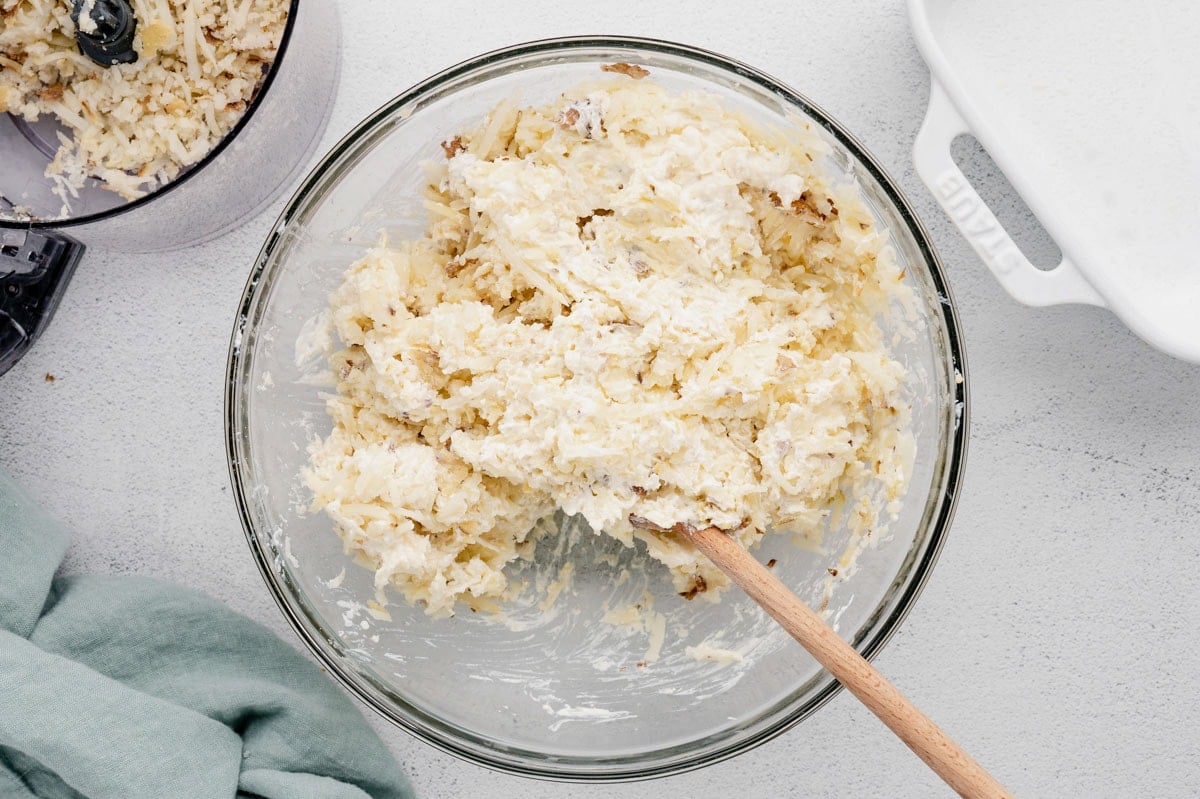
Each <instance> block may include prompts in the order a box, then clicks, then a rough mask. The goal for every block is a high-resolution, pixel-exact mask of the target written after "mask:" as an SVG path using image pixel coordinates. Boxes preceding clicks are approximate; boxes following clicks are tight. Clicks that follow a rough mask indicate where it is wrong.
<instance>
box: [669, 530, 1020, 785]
mask: <svg viewBox="0 0 1200 799" xmlns="http://www.w3.org/2000/svg"><path fill="white" fill-rule="evenodd" d="M675 529H676V530H677V531H679V532H682V533H683V534H684V535H685V536H687V538H688V539H689V540H691V542H692V543H693V544H694V545H695V546H696V548H697V549H699V550H700V551H701V552H703V553H704V554H705V555H706V556H708V559H709V560H711V561H712V562H713V563H715V564H716V565H717V567H718V568H720V569H721V571H723V572H725V574H727V575H729V578H730V579H731V580H733V581H734V582H735V583H737V584H738V585H739V586H741V588H742V590H744V591H745V592H746V593H747V594H749V595H750V598H751V599H753V600H754V601H755V602H757V603H758V604H759V605H761V606H762V607H763V609H765V610H766V611H767V613H769V614H771V616H772V617H774V619H775V621H777V622H779V624H780V625H782V626H783V628H784V629H786V630H787V631H788V632H789V633H791V635H792V637H793V638H795V639H796V640H797V641H799V642H800V644H801V645H802V646H803V647H804V648H805V649H807V650H808V651H809V652H810V653H811V654H812V656H813V657H814V658H816V659H817V662H818V663H820V664H821V665H822V666H824V667H825V668H826V669H827V670H828V671H829V673H830V674H832V675H833V676H834V677H836V678H837V680H838V682H840V683H841V684H842V685H844V686H846V688H847V689H849V690H850V692H851V693H852V694H854V695H855V696H857V697H858V698H859V699H860V700H861V701H862V703H863V704H864V705H866V706H867V708H868V709H869V710H870V711H871V712H872V713H874V714H875V715H876V716H878V717H879V719H880V720H881V721H882V722H883V723H884V724H886V725H887V726H888V728H889V729H891V731H892V732H894V733H895V734H896V735H897V736H898V737H899V738H900V740H902V741H904V743H906V744H908V746H909V748H910V749H912V750H913V751H914V752H916V753H917V755H918V756H919V757H920V758H921V759H922V760H924V761H925V763H926V764H927V765H928V766H929V767H930V768H931V769H933V770H934V771H935V772H937V775H938V776H939V777H941V778H942V779H943V780H945V781H946V784H947V785H949V786H950V787H951V788H953V789H954V790H955V791H957V792H958V794H959V796H962V797H964V798H965V799H1012V794H1010V793H1009V792H1008V791H1007V790H1005V788H1004V787H1003V786H1002V785H1001V784H1000V783H999V782H997V781H996V779H995V778H994V777H992V775H991V774H989V773H988V772H987V771H985V770H984V769H983V767H982V766H980V765H979V764H978V763H976V762H975V760H974V759H973V758H972V757H971V756H970V755H969V754H967V753H966V752H965V751H964V750H963V748H962V747H960V746H959V745H958V744H956V743H955V742H954V741H953V740H952V739H951V738H950V736H948V735H946V733H944V732H942V730H941V728H939V727H938V726H937V725H936V724H934V723H933V722H932V721H931V720H930V719H929V717H928V716H926V715H925V714H924V713H922V712H921V711H920V710H918V709H917V707H916V706H915V705H913V703H912V702H910V701H908V699H907V698H906V697H905V696H904V694H902V693H900V691H899V690H897V689H896V686H894V685H892V684H891V683H890V682H889V681H888V680H887V678H886V677H884V676H883V675H882V674H880V673H879V672H878V671H876V670H875V667H874V666H872V665H871V664H870V663H868V662H867V661H866V660H865V659H864V658H863V657H862V655H860V654H858V652H857V651H855V649H854V647H852V646H850V645H849V644H848V643H846V642H845V641H844V640H842V638H841V636H839V635H838V634H837V633H836V632H834V631H833V629H832V628H831V627H830V626H829V625H828V624H826V623H825V622H824V621H823V620H822V619H821V617H820V616H818V615H817V614H816V613H815V612H814V611H813V610H812V608H810V607H809V606H808V605H806V604H805V603H804V602H803V601H801V600H800V598H799V597H797V596H796V595H795V594H793V593H792V592H791V591H789V590H788V588H787V586H785V585H784V584H783V583H781V582H780V581H779V580H778V579H777V578H776V577H775V575H773V574H771V572H769V571H768V570H767V569H766V567H765V566H763V565H762V564H761V563H759V562H758V561H757V560H756V559H755V558H754V556H753V555H751V554H750V553H749V552H747V551H746V549H745V548H744V547H743V546H742V545H741V544H739V543H738V542H737V541H735V540H734V539H733V538H731V537H730V536H729V535H727V534H726V533H724V532H722V531H721V530H718V529H717V528H715V527H709V528H707V529H704V530H692V529H685V528H682V527H676V528H675Z"/></svg>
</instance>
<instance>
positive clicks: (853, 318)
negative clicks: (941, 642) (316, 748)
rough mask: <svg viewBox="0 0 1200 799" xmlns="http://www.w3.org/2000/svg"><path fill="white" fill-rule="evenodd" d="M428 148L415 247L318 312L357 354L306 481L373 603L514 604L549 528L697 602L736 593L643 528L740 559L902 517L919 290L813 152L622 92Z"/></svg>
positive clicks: (584, 97)
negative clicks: (421, 225) (655, 576)
mask: <svg viewBox="0 0 1200 799" xmlns="http://www.w3.org/2000/svg"><path fill="white" fill-rule="evenodd" d="M442 146H443V150H444V155H445V157H444V158H439V159H438V160H437V163H435V164H433V165H432V166H431V167H430V185H429V190H428V196H427V198H426V201H425V205H426V208H427V209H428V212H429V223H428V228H427V231H426V233H425V235H424V237H422V238H420V239H416V240H411V241H403V242H384V243H382V244H381V245H380V246H378V247H377V248H375V249H373V250H372V251H371V252H370V253H369V254H368V255H367V256H366V257H364V258H363V259H362V260H360V261H359V262H358V263H356V264H354V265H353V266H352V267H351V268H350V269H349V271H348V272H347V274H346V277H345V280H344V283H343V284H342V285H341V287H340V288H339V289H338V290H337V291H336V292H335V294H334V295H333V297H332V302H331V305H332V312H333V317H334V323H335V325H336V330H337V333H338V335H339V337H340V338H341V340H342V342H343V343H344V345H345V349H343V350H342V351H340V352H339V353H337V354H336V355H335V356H334V357H333V361H332V364H333V368H334V369H335V371H336V374H337V378H338V385H337V393H336V394H335V395H333V396H332V397H330V399H329V402H328V410H329V414H330V417H331V419H332V422H333V429H332V431H331V432H330V434H329V435H328V436H327V437H326V438H325V439H324V440H322V441H319V442H317V443H316V444H314V446H313V448H312V451H311V469H310V472H309V474H308V475H307V479H308V483H309V485H310V487H311V489H312V491H313V493H314V496H315V505H316V507H318V508H322V509H324V510H325V511H326V512H327V513H328V514H329V515H330V516H331V517H332V518H333V520H334V521H335V523H336V527H337V530H338V532H339V533H340V535H341V536H342V538H343V539H344V541H345V544H346V547H347V548H348V550H349V551H352V552H354V553H357V554H358V555H359V556H360V560H361V561H362V562H363V563H364V564H365V565H367V566H369V567H370V568H372V569H375V570H376V586H377V588H378V589H379V591H380V601H382V596H383V590H384V589H385V588H386V587H388V586H393V587H395V588H397V589H399V590H400V591H401V592H402V593H403V595H404V596H405V597H406V598H407V599H408V600H409V601H411V602H417V603H421V604H423V605H424V606H425V607H426V608H427V610H428V611H429V612H431V613H448V612H451V611H452V610H453V608H454V606H455V603H456V601H458V600H465V601H467V602H468V603H469V604H472V606H474V607H485V606H488V605H490V604H492V602H493V600H495V599H502V598H503V597H504V594H505V591H506V588H507V581H506V578H505V573H504V567H505V565H506V564H508V563H510V562H511V561H512V560H513V559H514V558H516V557H518V556H519V554H520V552H521V551H522V549H523V544H525V543H526V541H527V538H528V536H529V535H530V531H531V530H532V529H533V528H534V526H535V523H536V522H537V521H538V520H539V519H541V518H543V517H545V516H547V515H548V514H550V513H552V512H553V511H554V510H555V509H556V508H562V509H563V510H565V511H567V512H568V513H572V514H582V515H583V516H584V517H585V518H586V519H587V521H588V522H589V523H590V525H591V526H592V527H593V528H594V529H595V530H597V531H603V532H604V533H606V534H608V535H611V536H614V537H616V538H618V539H620V540H621V541H623V542H625V543H626V544H629V545H634V542H635V539H640V540H641V542H642V543H643V544H644V546H645V548H646V550H647V551H648V553H649V555H650V556H651V557H652V558H654V559H655V560H657V561H659V562H660V563H661V564H663V565H664V566H665V567H666V568H667V569H668V570H669V572H670V576H671V578H672V579H673V580H674V585H675V588H676V590H677V591H679V592H680V593H681V594H683V595H685V596H688V597H689V598H690V597H692V596H696V595H703V596H706V597H710V598H713V597H716V595H717V593H718V592H719V590H720V589H721V588H723V587H724V586H725V585H726V584H727V579H726V578H725V577H724V575H723V574H721V573H720V572H719V571H718V570H717V569H716V568H715V567H714V566H712V565H711V564H710V563H709V562H708V561H707V560H706V559H705V558H704V557H703V556H701V555H699V554H698V553H697V552H695V551H694V550H693V549H692V548H691V547H690V546H688V545H687V544H685V543H682V542H680V541H679V540H677V539H676V538H675V537H673V536H671V535H669V534H662V533H655V532H651V531H649V530H646V529H640V528H639V527H636V526H635V525H634V524H632V523H631V517H634V518H640V519H644V520H645V523H647V524H650V525H655V526H660V527H671V526H673V525H676V524H688V525H693V526H696V527H707V526H717V527H720V528H721V529H724V530H727V531H729V533H730V534H731V535H733V536H735V537H736V538H737V539H738V540H739V541H740V542H741V543H743V544H745V545H748V546H752V545H753V544H754V543H755V542H757V541H758V540H759V539H760V538H761V537H762V536H763V534H764V532H765V531H766V530H767V529H768V527H771V528H772V529H779V530H784V531H788V532H792V533H800V534H803V535H806V536H808V537H810V538H815V537H818V536H819V535H820V534H821V531H822V529H823V528H824V526H825V525H826V523H827V521H828V520H829V517H830V515H831V514H832V513H834V512H835V511H842V512H843V513H842V514H841V515H842V516H843V518H844V519H845V523H847V524H849V525H851V527H852V528H853V529H855V530H856V531H858V532H860V533H863V534H868V533H869V532H871V531H872V530H876V529H878V525H879V524H880V518H879V516H880V513H881V511H883V510H884V509H885V508H887V509H888V510H894V505H893V506H891V507H889V503H895V502H896V501H898V499H899V497H900V496H901V494H902V493H903V491H904V489H905V487H906V485H907V482H908V477H909V471H910V463H911V456H912V443H911V437H910V436H909V435H908V433H907V431H906V428H907V420H908V413H907V406H906V403H905V401H904V399H903V381H904V376H905V373H904V369H903V368H902V366H901V365H900V364H899V363H897V362H895V361H894V360H892V359H891V358H890V357H889V356H888V354H887V350H886V347H885V343H884V341H883V337H882V334H881V331H880V327H879V319H880V317H881V316H882V315H885V314H887V313H888V308H889V303H890V301H891V300H893V299H895V298H897V297H901V296H903V295H904V293H905V292H906V291H907V289H906V288H904V286H903V284H902V283H901V280H902V274H901V273H900V271H899V269H898V268H897V266H896V265H895V263H894V261H893V258H892V253H891V250H890V248H889V247H888V246H887V242H886V237H885V235H884V234H883V233H882V232H880V231H878V230H876V229H875V227H874V223H873V219H872V217H871V216H870V214H869V213H868V211H867V209H866V207H865V206H864V204H863V202H862V200H861V199H860V197H859V195H858V193H857V190H856V189H855V188H854V187H853V186H839V185H833V183H831V181H830V179H829V178H828V177H827V175H826V172H825V170H824V169H823V168H822V166H821V158H822V155H823V154H824V153H825V152H826V151H827V147H826V145H825V144H824V143H823V141H822V140H821V139H820V138H819V137H818V136H817V135H816V134H815V133H814V132H813V131H810V130H808V129H807V127H806V126H805V125H804V124H803V123H800V122H796V123H795V127H794V128H793V129H789V130H787V131H786V132H783V131H775V130H768V129H765V128H763V127H761V126H759V125H757V124H753V123H751V122H750V121H749V120H747V119H745V118H743V117H741V116H739V115H737V114H734V113H731V112H730V111H728V110H726V109H725V108H723V107H722V105H721V103H720V102H719V101H718V99H717V98H715V97H713V96H709V95H706V94H699V93H688V94H682V95H676V94H672V93H670V92H668V91H667V90H665V89H663V88H662V87H660V86H659V85H657V84H656V83H654V82H653V79H652V78H650V79H645V78H643V77H642V76H640V75H639V74H638V73H637V72H636V71H634V72H633V73H632V75H630V76H628V77H614V78H608V79H606V80H605V81H604V82H600V83H593V84H588V85H584V86H580V87H578V88H577V89H575V90H573V91H571V92H568V93H567V94H566V95H564V96H563V97H562V98H560V99H559V100H558V101H557V102H555V103H552V104H550V105H547V106H543V107H539V108H531V107H521V106H517V105H515V104H502V105H501V106H499V107H498V108H496V109H495V110H494V111H493V112H492V113H491V114H490V115H489V116H488V117H487V119H485V120H484V121H483V123H482V124H481V125H480V126H479V127H478V128H476V129H475V130H472V131H469V132H466V133H463V134H461V135H459V136H457V137H454V138H453V139H451V140H448V141H446V142H444V143H443V145H442Z"/></svg>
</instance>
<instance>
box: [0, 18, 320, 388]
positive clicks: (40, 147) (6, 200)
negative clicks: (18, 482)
mask: <svg viewBox="0 0 1200 799" xmlns="http://www.w3.org/2000/svg"><path fill="white" fill-rule="evenodd" d="M71 2H72V11H71V16H72V19H73V20H76V25H77V33H76V44H77V49H78V51H79V52H80V53H81V54H83V55H85V56H87V57H88V58H90V59H91V60H93V61H95V62H96V63H97V64H100V65H101V66H103V67H105V68H111V67H114V66H117V65H120V64H128V63H136V62H137V58H138V54H137V51H136V49H134V48H133V41H134V37H135V36H136V34H137V19H136V15H135V14H134V12H133V7H132V5H131V3H130V0H71ZM251 2H253V0H251ZM299 4H300V0H289V2H287V9H288V10H287V18H286V20H285V22H284V28H283V32H282V35H281V37H280V40H279V47H278V49H277V50H276V52H275V57H274V60H273V61H272V62H271V63H270V64H269V65H266V69H265V70H264V74H263V76H262V78H261V79H260V81H259V84H258V87H257V89H256V90H255V92H254V95H253V97H252V98H251V99H250V101H249V102H248V103H247V106H246V109H245V110H244V111H243V113H242V114H241V117H240V118H239V119H238V120H237V122H236V123H235V124H234V125H233V127H232V128H230V129H229V131H227V132H226V133H225V135H224V137H222V138H221V140H220V141H218V142H217V143H216V144H215V145H214V146H213V147H212V149H211V150H210V151H209V152H208V153H207V155H205V156H204V157H203V158H201V159H200V160H199V161H198V162H196V163H195V164H193V165H191V166H188V167H185V168H183V169H182V170H181V171H180V173H179V174H178V175H177V176H176V177H175V178H174V179H172V180H170V181H167V182H165V183H163V184H161V185H158V186H156V187H155V188H153V189H152V190H150V191H148V192H147V193H146V194H145V195H143V196H141V197H138V198H137V199H133V200H130V199H126V198H124V197H122V196H121V195H119V194H117V193H116V192H114V191H110V190H109V189H107V188H105V187H104V185H103V183H102V182H101V181H100V180H98V179H96V178H90V177H89V178H87V179H86V180H85V181H84V185H83V186H82V187H80V188H78V189H77V191H76V192H75V193H73V194H72V196H70V201H69V202H64V200H63V198H62V196H61V192H56V191H55V182H54V179H52V178H49V177H47V176H46V168H47V166H48V165H49V164H50V163H51V161H53V160H54V157H55V154H56V153H57V151H58V149H59V146H60V142H59V135H60V134H61V133H64V128H63V126H62V125H60V124H59V123H58V122H57V121H55V120H54V119H52V118H50V117H51V115H47V114H43V115H42V118H41V119H39V120H38V121H36V122H29V121H27V120H25V119H23V118H21V117H20V116H19V115H17V114H13V113H3V112H0V231H3V230H5V229H16V230H29V229H56V228H68V227H73V226H80V225H86V224H90V223H93V222H101V221H106V220H109V219H111V218H113V217H115V216H117V215H119V214H122V213H124V212H126V211H130V210H133V209H134V208H138V207H140V206H143V205H145V204H147V203H150V202H153V201H154V200H155V199H157V198H158V197H161V196H162V195H163V194H165V193H166V192H169V191H172V190H174V189H176V188H177V187H180V186H182V185H183V184H185V183H186V182H187V181H189V180H190V179H192V178H193V177H195V176H197V175H198V174H200V173H201V172H203V170H204V168H205V167H206V166H207V165H208V164H210V163H212V162H213V161H214V160H215V159H216V158H218V157H219V156H220V154H221V153H222V152H223V151H224V150H225V148H226V147H228V146H229V145H230V144H231V143H232V142H233V141H234V140H235V139H236V138H237V136H238V134H239V133H241V131H242V130H243V129H244V128H245V126H246V125H247V124H248V123H249V121H250V120H251V118H252V117H253V116H254V114H255V111H256V110H257V109H258V108H259V106H260V105H261V104H262V101H263V99H264V98H265V97H266V95H267V94H268V92H269V90H270V88H271V85H272V83H273V82H274V78H275V75H276V73H277V72H278V71H279V66H280V64H281V63H282V61H283V59H284V57H285V55H286V52H287V49H288V45H289V43H290V41H291V39H292V33H293V31H294V28H295V23H296V15H297V7H298V6H299ZM85 12H86V18H87V19H89V20H91V22H92V23H94V28H93V25H92V24H88V23H84V24H83V25H82V26H80V25H79V22H78V21H77V20H78V19H80V18H84V16H85ZM82 27H86V28H88V31H87V32H84V31H82V30H81V28H82ZM131 53H132V58H130V54H131ZM2 273H3V272H2V270H0V274H2ZM0 372H2V370H0Z"/></svg>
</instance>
